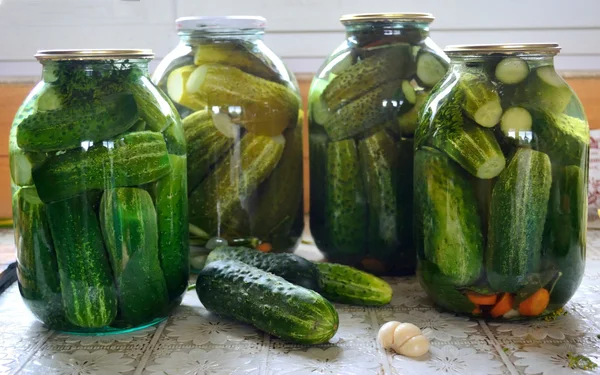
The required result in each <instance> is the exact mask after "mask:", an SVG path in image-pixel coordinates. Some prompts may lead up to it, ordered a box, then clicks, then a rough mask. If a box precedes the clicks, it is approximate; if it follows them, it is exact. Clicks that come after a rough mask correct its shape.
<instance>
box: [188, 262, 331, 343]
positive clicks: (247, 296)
mask: <svg viewBox="0 0 600 375" xmlns="http://www.w3.org/2000/svg"><path fill="white" fill-rule="evenodd" d="M196 293H197V294H198V298H200V302H202V305H204V307H205V308H206V309H207V310H209V311H212V312H214V313H217V314H219V315H221V316H224V317H227V318H232V319H235V320H238V321H240V322H243V323H248V324H252V325H254V326H255V327H256V328H258V329H260V330H262V331H265V332H267V333H270V334H271V335H273V336H277V337H279V338H281V339H283V340H285V341H290V342H293V343H299V344H321V343H325V342H327V341H329V339H331V338H332V337H333V335H335V333H336V332H337V329H338V325H339V317H338V314H337V312H336V311H335V309H334V307H333V306H332V305H331V303H329V302H328V301H327V300H326V299H325V298H323V297H321V296H320V295H319V294H318V293H317V292H314V291H312V290H309V289H306V288H303V287H300V286H297V285H294V284H292V283H290V282H287V281H285V280H284V279H283V278H281V277H279V276H275V275H273V274H271V273H268V272H265V271H262V270H260V269H258V268H256V267H252V266H249V265H247V264H244V263H241V262H238V261H233V260H229V261H216V262H212V263H210V264H208V265H207V266H205V267H204V269H202V271H200V273H199V275H198V280H197V281H196Z"/></svg>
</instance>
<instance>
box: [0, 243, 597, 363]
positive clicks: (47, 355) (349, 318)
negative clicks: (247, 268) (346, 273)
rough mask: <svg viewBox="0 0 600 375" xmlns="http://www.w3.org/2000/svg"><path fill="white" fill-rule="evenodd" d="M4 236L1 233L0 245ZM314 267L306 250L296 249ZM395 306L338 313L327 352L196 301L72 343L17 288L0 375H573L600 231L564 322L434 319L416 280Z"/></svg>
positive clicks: (3, 309)
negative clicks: (401, 348) (410, 348)
mask: <svg viewBox="0 0 600 375" xmlns="http://www.w3.org/2000/svg"><path fill="white" fill-rule="evenodd" d="M9 236H10V239H12V233H11V232H10V231H0V244H6V243H9V242H10V239H7V238H8V237H9ZM300 251H301V252H302V254H303V255H305V256H309V257H315V256H318V255H316V254H317V253H316V252H315V251H314V248H312V247H311V246H310V245H306V244H305V245H303V246H302V247H301V249H300ZM388 281H389V282H390V283H391V285H392V287H393V289H394V298H393V300H392V302H391V303H390V305H388V306H386V307H381V308H365V307H353V306H347V305H336V308H337V309H338V312H339V316H340V328H339V331H338V333H337V334H336V336H335V337H334V338H333V339H332V340H331V342H330V343H328V344H325V345H317V346H302V345H292V344H287V343H285V342H282V341H280V340H278V339H276V338H274V337H271V336H269V335H268V334H265V333H262V332H259V331H257V330H255V329H254V328H252V327H250V326H246V325H242V324H238V323H235V322H232V321H229V320H225V319H221V318H218V317H216V316H214V315H211V314H210V313H209V312H207V311H206V310H205V309H204V308H203V307H202V305H201V304H200V303H199V301H198V299H197V298H196V296H195V293H194V292H188V293H187V294H186V295H185V297H184V300H183V304H182V306H180V307H179V308H177V309H176V310H175V311H174V312H173V314H172V315H171V316H170V317H169V318H168V319H167V320H166V321H163V322H162V323H161V324H159V325H158V326H156V327H152V328H147V329H144V330H141V331H137V332H134V333H129V334H123V335H111V336H72V335H66V334H62V333H60V332H55V331H51V330H48V329H46V328H44V327H43V326H42V325H41V324H40V323H38V322H37V321H35V320H34V318H33V316H32V315H31V314H30V313H29V312H28V310H27V308H26V307H25V305H24V304H23V302H22V301H21V298H20V296H19V292H18V289H17V287H16V285H13V286H11V287H10V288H9V289H8V290H7V291H6V292H5V293H4V294H2V295H1V296H0V374H15V373H19V374H23V373H24V374H27V373H33V374H61V375H63V374H64V375H67V374H68V375H75V374H77V375H79V374H81V375H83V374H100V375H109V374H110V375H114V374H161V375H176V374H182V375H183V374H186V375H192V374H198V375H200V374H211V375H216V374H245V375H250V374H261V375H262V374H270V375H279V374H330V375H334V374H336V375H337V374H341V375H350V374H358V375H368V374H398V375H400V374H402V375H412V374H415V375H428V374H454V375H475V374H477V375H478V374H482V375H483V374H543V375H571V374H591V373H600V369H597V370H596V372H592V371H582V370H572V369H570V368H569V367H568V358H567V353H575V354H581V355H585V356H587V357H589V358H590V359H592V360H593V361H594V362H596V363H598V364H600V338H599V337H600V336H599V334H600V231H590V232H589V235H588V261H587V266H586V275H585V278H584V281H583V284H582V286H581V287H580V289H579V291H578V292H577V294H576V296H575V297H574V298H573V299H572V300H571V301H570V302H569V304H568V305H567V308H566V311H567V312H568V314H567V315H565V316H563V317H560V318H558V319H556V320H554V321H550V322H546V321H543V320H540V321H531V322H525V323H516V322H512V323H494V322H486V321H483V320H476V319H468V318H465V317H459V316H455V315H452V314H447V313H440V312H438V311H437V310H436V309H435V308H434V307H433V306H432V303H431V301H430V300H429V299H428V298H427V296H426V295H425V293H424V292H423V291H422V289H421V288H420V286H419V284H418V283H417V281H416V280H415V278H414V277H405V278H390V279H388ZM389 320H398V321H403V322H411V323H414V324H416V325H417V326H419V327H421V328H422V329H423V330H424V332H425V334H426V335H427V336H428V337H429V338H430V340H431V345H432V346H431V351H430V353H429V354H427V355H426V356H424V357H422V358H419V359H409V358H405V357H402V356H400V355H397V354H393V353H391V352H386V351H384V350H382V349H381V348H380V347H379V346H378V345H377V343H376V340H375V337H376V334H377V330H378V329H379V327H380V326H381V325H382V324H383V323H385V322H386V321H389Z"/></svg>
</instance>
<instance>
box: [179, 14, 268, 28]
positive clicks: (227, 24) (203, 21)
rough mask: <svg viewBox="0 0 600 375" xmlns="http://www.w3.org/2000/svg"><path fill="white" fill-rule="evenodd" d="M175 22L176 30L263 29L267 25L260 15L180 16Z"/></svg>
mask: <svg viewBox="0 0 600 375" xmlns="http://www.w3.org/2000/svg"><path fill="white" fill-rule="evenodd" d="M175 23H176V25H177V31H181V30H211V29H213V30H218V29H236V30H247V29H254V30H256V29H259V30H263V29H264V28H265V27H266V26H267V20H266V19H265V18H264V17H260V16H220V17H216V16H215V17H213V16H203V17H181V18H178V19H177V20H175Z"/></svg>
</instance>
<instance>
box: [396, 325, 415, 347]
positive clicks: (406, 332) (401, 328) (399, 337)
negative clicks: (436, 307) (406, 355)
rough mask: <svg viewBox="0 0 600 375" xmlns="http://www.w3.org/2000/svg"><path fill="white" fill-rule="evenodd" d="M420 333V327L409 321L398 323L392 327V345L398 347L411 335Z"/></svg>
mask: <svg viewBox="0 0 600 375" xmlns="http://www.w3.org/2000/svg"><path fill="white" fill-rule="evenodd" d="M419 335H422V333H421V329H419V327H417V326H416V325H414V324H411V323H402V324H399V325H398V326H397V327H396V329H394V341H393V342H394V346H395V347H397V348H399V347H401V346H402V345H404V343H405V342H407V341H408V340H410V339H411V337H415V336H419Z"/></svg>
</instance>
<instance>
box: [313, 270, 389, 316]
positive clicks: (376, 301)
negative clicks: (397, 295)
mask: <svg viewBox="0 0 600 375" xmlns="http://www.w3.org/2000/svg"><path fill="white" fill-rule="evenodd" d="M316 265H317V267H318V271H319V274H320V276H321V291H320V293H321V295H322V296H323V297H325V298H327V299H328V300H330V301H332V302H339V303H348V304H351V305H364V306H382V305H385V304H388V303H389V302H390V301H391V300H392V288H391V287H390V285H389V284H388V283H386V282H385V281H384V280H382V279H380V278H379V277H376V276H373V275H371V274H370V273H367V272H363V271H359V270H357V269H355V268H352V267H348V266H344V265H341V264H334V263H316Z"/></svg>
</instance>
